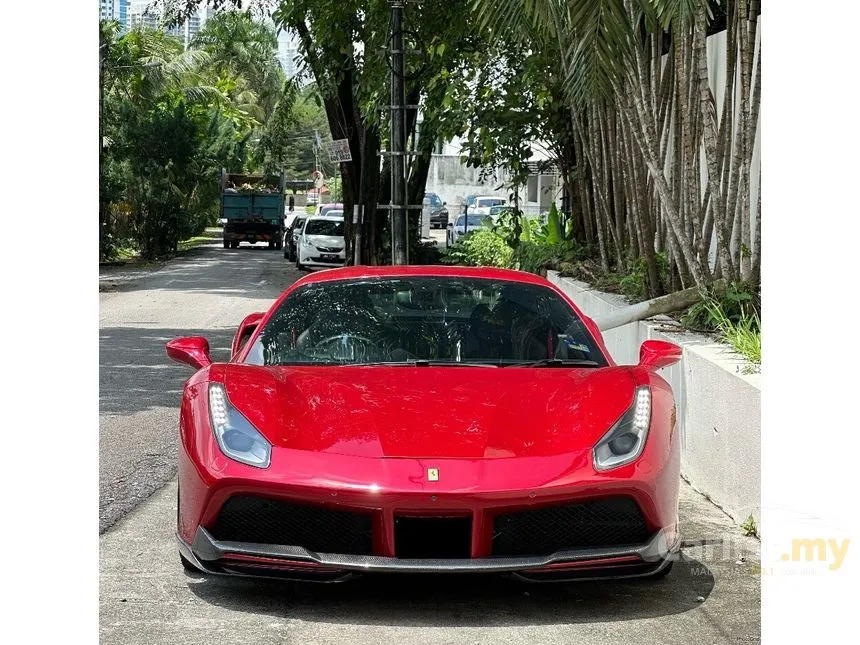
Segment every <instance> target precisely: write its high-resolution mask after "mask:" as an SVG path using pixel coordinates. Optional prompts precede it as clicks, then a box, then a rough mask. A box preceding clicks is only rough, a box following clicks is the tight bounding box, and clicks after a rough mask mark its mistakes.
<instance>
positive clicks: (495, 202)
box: [478, 198, 505, 208]
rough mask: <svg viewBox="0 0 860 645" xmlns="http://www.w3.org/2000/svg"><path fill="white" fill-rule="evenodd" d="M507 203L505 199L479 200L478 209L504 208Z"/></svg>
mask: <svg viewBox="0 0 860 645" xmlns="http://www.w3.org/2000/svg"><path fill="white" fill-rule="evenodd" d="M504 203H505V200H504V199H489V198H485V199H479V200H478V207H479V208H487V206H502V205H503V204H504Z"/></svg>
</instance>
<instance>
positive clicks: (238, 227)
mask: <svg viewBox="0 0 860 645" xmlns="http://www.w3.org/2000/svg"><path fill="white" fill-rule="evenodd" d="M221 223H222V224H223V225H224V248H225V249H230V248H232V249H237V248H239V243H240V242H250V243H251V244H254V243H256V242H268V243H269V248H270V249H280V248H281V246H282V245H283V240H284V175H283V174H281V175H280V176H275V175H267V176H264V175H244V174H238V173H228V172H226V171H225V170H222V171H221Z"/></svg>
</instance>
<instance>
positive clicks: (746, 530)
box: [741, 515, 759, 537]
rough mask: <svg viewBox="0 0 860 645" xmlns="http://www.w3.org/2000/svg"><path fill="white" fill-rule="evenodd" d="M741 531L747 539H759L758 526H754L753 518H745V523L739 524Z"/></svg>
mask: <svg viewBox="0 0 860 645" xmlns="http://www.w3.org/2000/svg"><path fill="white" fill-rule="evenodd" d="M741 531H742V532H743V534H744V535H746V536H747V537H759V534H758V525H757V524H756V521H755V518H754V517H753V516H752V515H750V516H749V517H747V519H746V521H744V523H743V524H741Z"/></svg>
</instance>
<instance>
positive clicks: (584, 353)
mask: <svg viewBox="0 0 860 645" xmlns="http://www.w3.org/2000/svg"><path fill="white" fill-rule="evenodd" d="M547 358H559V359H571V360H583V361H593V362H594V363H593V364H592V366H595V365H596V366H605V365H606V364H607V363H606V359H605V358H604V356H603V354H602V353H601V351H600V350H599V349H598V347H597V344H596V343H595V342H594V340H593V339H592V337H591V335H590V334H589V333H588V331H587V329H586V327H585V325H584V324H583V322H582V321H581V320H580V318H579V317H577V315H576V313H575V312H574V311H573V310H572V309H571V307H570V306H569V305H568V304H567V303H566V302H565V301H564V299H563V298H561V297H560V296H559V295H558V294H557V293H556V292H555V291H553V290H551V289H549V288H547V287H543V286H540V285H532V284H523V283H519V282H513V281H506V280H490V279H480V278H459V277H415V278H399V277H398V278H372V279H370V278H369V279H362V280H340V281H329V282H323V283H317V284H309V285H306V286H304V287H301V288H299V289H297V290H296V291H294V292H293V293H291V294H290V295H289V296H287V297H286V298H285V299H284V300H283V302H282V303H281V305H280V306H279V307H278V309H277V310H276V311H275V313H274V315H273V316H272V318H271V319H270V320H269V321H268V322H267V323H266V325H265V327H264V328H263V330H262V331H261V333H260V335H259V337H258V338H257V339H256V341H255V342H254V345H253V346H252V347H251V349H250V351H249V354H248V357H247V359H246V362H248V363H250V364H253V365H296V364H308V365H331V364H358V363H368V362H371V363H373V362H385V363H389V362H390V363H398V364H409V361H415V360H428V361H429V360H432V361H439V362H443V363H451V364H456V363H469V364H474V363H481V364H487V365H498V366H505V365H516V364H522V363H528V362H532V361H540V360H545V359H547Z"/></svg>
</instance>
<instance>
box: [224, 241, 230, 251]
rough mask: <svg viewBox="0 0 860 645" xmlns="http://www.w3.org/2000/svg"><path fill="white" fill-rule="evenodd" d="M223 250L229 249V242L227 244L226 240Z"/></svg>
mask: <svg viewBox="0 0 860 645" xmlns="http://www.w3.org/2000/svg"><path fill="white" fill-rule="evenodd" d="M224 248H225V249H229V248H230V242H229V241H228V240H224Z"/></svg>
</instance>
